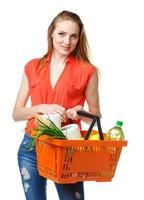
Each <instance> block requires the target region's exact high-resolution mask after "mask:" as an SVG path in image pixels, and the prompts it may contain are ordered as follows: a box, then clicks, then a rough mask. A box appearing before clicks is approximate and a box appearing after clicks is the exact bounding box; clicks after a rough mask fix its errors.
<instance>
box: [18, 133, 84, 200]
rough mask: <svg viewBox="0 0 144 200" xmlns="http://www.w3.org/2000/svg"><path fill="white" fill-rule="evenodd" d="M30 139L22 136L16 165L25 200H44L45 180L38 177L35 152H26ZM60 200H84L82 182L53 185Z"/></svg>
mask: <svg viewBox="0 0 144 200" xmlns="http://www.w3.org/2000/svg"><path fill="white" fill-rule="evenodd" d="M30 139H31V137H30V136H29V135H27V134H25V135H24V138H23V140H22V143H21V145H20V148H19V150H18V164H19V169H20V174H21V179H22V184H23V188H24V192H25V197H26V200H46V199H47V197H46V183H47V179H45V178H44V177H42V176H40V175H39V173H38V170H37V161H36V151H35V149H34V150H32V151H28V150H27V148H26V147H27V144H28V142H29V141H30ZM55 186H56V190H57V192H58V196H59V199H60V200H77V199H79V200H84V188H83V182H78V183H74V184H58V183H55Z"/></svg>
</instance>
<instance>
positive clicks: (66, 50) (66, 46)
mask: <svg viewBox="0 0 144 200" xmlns="http://www.w3.org/2000/svg"><path fill="white" fill-rule="evenodd" d="M79 31H80V30H79V26H78V25H77V24H76V23H75V22H73V21H70V20H62V21H59V22H57V23H56V28H55V30H54V32H53V34H52V40H53V48H54V50H55V51H56V52H57V53H58V54H60V55H62V56H68V55H69V54H70V53H71V52H73V50H74V49H75V48H76V46H77V43H78V40H79Z"/></svg>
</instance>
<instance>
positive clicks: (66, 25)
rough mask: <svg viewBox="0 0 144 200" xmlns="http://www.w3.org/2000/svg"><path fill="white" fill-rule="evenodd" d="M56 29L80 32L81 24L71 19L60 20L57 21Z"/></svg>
mask: <svg viewBox="0 0 144 200" xmlns="http://www.w3.org/2000/svg"><path fill="white" fill-rule="evenodd" d="M55 25H56V26H55V30H59V31H60V30H61V31H64V32H67V31H70V32H73V33H78V32H79V26H78V24H77V23H76V22H74V21H71V20H60V21H58V22H56V24H55Z"/></svg>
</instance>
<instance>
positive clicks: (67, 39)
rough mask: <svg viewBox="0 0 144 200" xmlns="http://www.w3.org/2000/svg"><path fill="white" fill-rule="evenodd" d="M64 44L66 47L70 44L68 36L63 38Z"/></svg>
mask: <svg viewBox="0 0 144 200" xmlns="http://www.w3.org/2000/svg"><path fill="white" fill-rule="evenodd" d="M64 43H65V44H67V45H69V44H70V37H69V36H67V37H65V39H64Z"/></svg>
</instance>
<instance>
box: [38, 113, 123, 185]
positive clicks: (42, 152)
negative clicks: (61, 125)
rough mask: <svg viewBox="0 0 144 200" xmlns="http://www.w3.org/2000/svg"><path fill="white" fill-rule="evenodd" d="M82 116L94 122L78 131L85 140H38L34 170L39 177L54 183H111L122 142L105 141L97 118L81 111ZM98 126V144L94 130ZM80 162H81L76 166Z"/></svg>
mask: <svg viewBox="0 0 144 200" xmlns="http://www.w3.org/2000/svg"><path fill="white" fill-rule="evenodd" d="M79 114H80V115H81V116H85V117H89V118H91V119H93V122H92V123H91V125H90V127H89V129H88V130H86V131H81V134H82V136H83V137H84V140H82V141H80V138H79V139H78V140H59V139H48V140H45V141H44V140H43V138H42V137H40V138H39V140H38V142H37V145H36V154H37V166H38V172H39V174H40V175H41V176H43V177H45V178H47V179H50V180H52V181H55V182H56V183H60V184H62V183H64V184H68V183H76V182H79V181H98V182H100V181H111V180H112V178H113V177H114V175H115V170H116V167H117V163H118V161H119V158H120V155H121V151H122V148H123V147H124V146H127V141H125V140H105V134H103V132H102V128H101V124H100V118H98V117H97V116H95V115H93V114H91V113H87V112H84V111H80V112H79ZM95 123H96V124H97V128H98V133H99V138H98V139H99V140H96V138H95V139H93V141H91V140H89V139H90V137H92V136H93V135H94V136H93V137H92V138H94V137H96V136H97V131H96V130H93V127H94V125H95ZM79 161H80V162H79Z"/></svg>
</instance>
